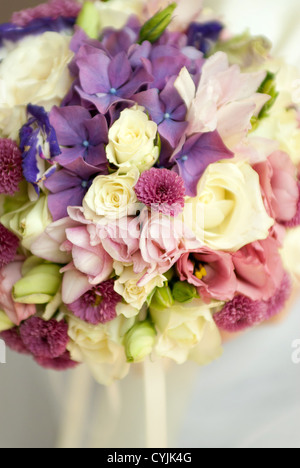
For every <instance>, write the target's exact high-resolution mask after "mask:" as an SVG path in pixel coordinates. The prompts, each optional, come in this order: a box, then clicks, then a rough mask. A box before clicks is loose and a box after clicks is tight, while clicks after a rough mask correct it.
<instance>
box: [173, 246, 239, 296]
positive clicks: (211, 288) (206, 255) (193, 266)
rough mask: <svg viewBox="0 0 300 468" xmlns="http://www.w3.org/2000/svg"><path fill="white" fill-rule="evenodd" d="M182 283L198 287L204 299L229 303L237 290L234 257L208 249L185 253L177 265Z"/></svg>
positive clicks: (201, 248)
mask: <svg viewBox="0 0 300 468" xmlns="http://www.w3.org/2000/svg"><path fill="white" fill-rule="evenodd" d="M176 268H177V271H178V274H179V278H180V281H187V282H188V283H190V284H192V285H194V286H196V288H197V290H198V293H199V295H200V296H202V297H203V298H204V299H211V298H212V299H217V300H220V301H228V300H231V299H232V298H233V297H234V294H235V292H236V290H237V279H236V276H235V273H234V266H233V262H232V256H231V255H230V254H228V253H224V252H221V251H220V252H214V251H213V250H211V249H210V248H208V247H205V246H203V247H200V248H198V249H196V250H193V251H190V252H186V253H184V254H183V255H182V256H181V257H180V259H179V260H178V262H177V264H176Z"/></svg>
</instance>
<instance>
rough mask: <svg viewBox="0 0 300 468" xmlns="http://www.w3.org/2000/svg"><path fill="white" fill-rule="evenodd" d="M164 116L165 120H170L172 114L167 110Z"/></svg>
mask: <svg viewBox="0 0 300 468" xmlns="http://www.w3.org/2000/svg"><path fill="white" fill-rule="evenodd" d="M164 118H165V120H170V118H171V114H169V112H166V113H165V115H164Z"/></svg>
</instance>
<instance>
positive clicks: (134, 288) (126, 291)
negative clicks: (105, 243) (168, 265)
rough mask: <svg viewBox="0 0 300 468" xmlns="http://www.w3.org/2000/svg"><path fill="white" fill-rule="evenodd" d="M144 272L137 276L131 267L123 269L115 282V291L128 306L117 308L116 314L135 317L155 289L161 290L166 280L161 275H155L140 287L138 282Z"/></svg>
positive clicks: (122, 305)
mask: <svg viewBox="0 0 300 468" xmlns="http://www.w3.org/2000/svg"><path fill="white" fill-rule="evenodd" d="M144 275H145V272H143V273H140V274H139V275H137V274H136V273H134V271H133V268H132V267H128V268H125V269H124V271H123V273H122V274H121V276H120V278H119V279H117V280H116V282H115V291H116V292H117V293H118V294H120V296H122V297H123V299H124V301H125V302H126V303H127V304H128V305H129V306H130V307H129V308H128V307H126V305H124V304H120V305H119V306H117V313H118V314H123V315H125V316H126V317H133V316H135V315H137V314H138V313H139V312H140V310H141V309H142V307H143V305H144V304H145V303H146V301H147V299H148V297H149V296H150V295H151V293H153V291H154V290H155V288H157V287H158V288H162V287H163V285H164V282H165V281H166V278H165V277H164V276H163V275H157V276H156V277H154V278H153V279H152V280H151V281H149V282H148V283H147V284H146V285H144V286H140V285H139V282H140V280H141V279H142V277H143V276H144Z"/></svg>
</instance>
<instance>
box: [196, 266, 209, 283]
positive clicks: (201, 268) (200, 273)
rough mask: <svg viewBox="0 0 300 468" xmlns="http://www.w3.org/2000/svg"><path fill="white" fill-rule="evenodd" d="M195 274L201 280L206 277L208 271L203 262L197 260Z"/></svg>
mask: <svg viewBox="0 0 300 468" xmlns="http://www.w3.org/2000/svg"><path fill="white" fill-rule="evenodd" d="M194 275H195V276H196V278H198V279H199V280H202V279H203V278H205V276H207V271H206V269H205V267H204V265H203V264H202V263H199V262H197V263H196V264H195V269H194Z"/></svg>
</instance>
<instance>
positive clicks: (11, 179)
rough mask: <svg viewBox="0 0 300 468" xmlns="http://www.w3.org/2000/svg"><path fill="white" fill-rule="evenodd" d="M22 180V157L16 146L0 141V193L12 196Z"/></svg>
mask: <svg viewBox="0 0 300 468" xmlns="http://www.w3.org/2000/svg"><path fill="white" fill-rule="evenodd" d="M22 178H23V174H22V156H21V151H20V149H19V147H18V145H17V144H16V143H15V142H14V141H12V140H9V139H5V138H2V139H0V193H5V194H7V195H14V194H15V193H16V192H17V191H18V190H19V184H20V182H21V180H22Z"/></svg>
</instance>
